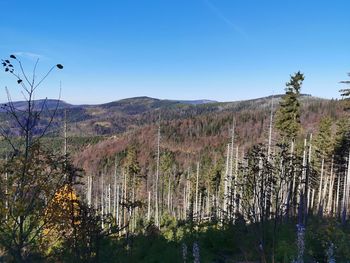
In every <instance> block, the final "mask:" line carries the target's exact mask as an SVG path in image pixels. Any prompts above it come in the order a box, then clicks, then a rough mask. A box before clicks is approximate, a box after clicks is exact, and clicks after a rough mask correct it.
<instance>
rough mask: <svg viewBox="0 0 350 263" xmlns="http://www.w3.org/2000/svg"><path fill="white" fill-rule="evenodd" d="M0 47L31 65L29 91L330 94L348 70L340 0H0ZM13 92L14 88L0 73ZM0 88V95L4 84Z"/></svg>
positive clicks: (80, 99) (234, 96)
mask: <svg viewBox="0 0 350 263" xmlns="http://www.w3.org/2000/svg"><path fill="white" fill-rule="evenodd" d="M0 10H1V11H2V12H1V20H2V22H1V24H0V36H1V38H0V56H1V57H6V56H8V55H9V54H12V53H16V54H18V56H19V57H21V58H22V59H23V61H24V63H25V65H26V67H27V68H28V69H30V67H31V66H32V65H33V64H34V62H35V57H39V58H40V66H39V72H41V73H44V71H45V69H47V68H49V67H50V65H53V64H56V63H62V64H63V65H64V66H65V68H64V70H63V71H59V72H54V73H53V74H52V75H51V76H50V78H49V80H48V81H47V82H45V85H43V86H42V87H41V89H40V90H39V91H38V94H37V98H40V97H46V96H47V97H50V98H55V97H57V94H58V90H59V82H60V80H61V81H62V98H63V99H64V100H65V101H68V102H71V103H101V102H108V101H113V100H117V99H121V98H126V97H133V96H143V95H145V96H151V97H157V98H167V99H203V98H205V99H214V100H219V101H230V100H239V99H248V98H256V97H261V96H266V95H271V94H272V93H274V94H276V93H283V92H284V84H285V82H287V81H288V79H289V75H290V74H291V73H293V72H295V71H298V70H301V71H302V72H303V73H304V74H305V76H306V79H305V82H304V86H303V89H302V92H303V93H310V94H312V95H315V96H319V97H326V98H332V97H333V98H337V97H339V96H338V90H339V89H340V88H341V87H342V86H341V85H340V84H339V83H338V82H339V81H340V80H343V79H346V78H347V76H346V73H347V72H350V45H349V43H350V34H349V28H350V16H349V10H350V1H347V0H343V1H340V0H334V1H323V0H318V1H311V0H310V1H299V0H294V1H291V0H283V1H281V0H271V1H270V0H265V1H261V0H124V1H118V0H115V1H103V0H99V1H87V0H85V1H80V0H76V1H72V0H70V1H68V0H61V1H47V0H45V1H44V0H37V1H24V0H23V1H16V0H13V1H0ZM5 86H8V87H9V89H10V91H11V93H12V97H13V99H21V96H20V94H19V93H18V91H17V89H18V87H17V86H16V85H15V84H14V82H13V81H12V82H11V81H10V80H9V78H8V76H7V75H5V74H4V73H0V88H2V87H5ZM3 90H4V89H3V88H2V89H1V90H0V96H1V98H0V100H1V101H4V100H6V98H5V92H4V91H3Z"/></svg>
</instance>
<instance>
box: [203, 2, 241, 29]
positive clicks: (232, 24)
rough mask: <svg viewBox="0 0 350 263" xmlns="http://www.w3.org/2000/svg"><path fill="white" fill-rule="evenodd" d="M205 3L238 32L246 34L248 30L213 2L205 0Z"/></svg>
mask: <svg viewBox="0 0 350 263" xmlns="http://www.w3.org/2000/svg"><path fill="white" fill-rule="evenodd" d="M203 1H204V3H205V5H206V6H207V7H208V8H209V9H210V10H211V11H212V12H213V13H214V14H215V15H216V16H217V17H218V18H219V19H220V20H221V21H223V22H224V23H226V24H227V25H228V26H229V27H231V28H232V29H233V30H234V31H236V32H237V33H239V34H241V35H243V36H246V32H245V31H244V30H243V29H242V28H241V27H240V26H238V25H236V24H235V23H234V22H232V21H231V20H230V19H229V18H228V17H227V16H225V15H224V14H223V13H222V12H221V11H220V9H218V8H217V7H216V6H215V5H214V4H213V3H211V2H210V1H209V0H203Z"/></svg>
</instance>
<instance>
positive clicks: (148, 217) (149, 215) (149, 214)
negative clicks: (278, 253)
mask: <svg viewBox="0 0 350 263" xmlns="http://www.w3.org/2000/svg"><path fill="white" fill-rule="evenodd" d="M150 220H151V191H148V208H147V221H148V222H149V221H150Z"/></svg>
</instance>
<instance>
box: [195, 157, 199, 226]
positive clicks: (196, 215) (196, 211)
mask: <svg viewBox="0 0 350 263" xmlns="http://www.w3.org/2000/svg"><path fill="white" fill-rule="evenodd" d="M198 177H199V162H197V173H196V197H195V198H196V201H195V208H194V215H195V217H196V218H197V219H198V183H199V182H198Z"/></svg>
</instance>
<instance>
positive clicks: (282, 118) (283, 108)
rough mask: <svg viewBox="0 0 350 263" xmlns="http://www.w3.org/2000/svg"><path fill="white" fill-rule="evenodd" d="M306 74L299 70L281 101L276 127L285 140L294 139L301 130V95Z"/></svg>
mask: <svg viewBox="0 0 350 263" xmlns="http://www.w3.org/2000/svg"><path fill="white" fill-rule="evenodd" d="M303 81H304V75H303V74H302V73H300V71H298V72H297V73H295V74H294V75H293V76H291V79H290V81H289V82H288V83H286V89H285V90H286V94H285V95H284V96H283V98H282V101H281V102H280V108H279V110H278V111H277V116H276V128H277V129H278V130H279V132H280V135H281V137H282V141H283V142H290V141H292V140H294V139H295V138H296V136H297V134H298V132H299V130H300V102H299V100H298V98H299V96H300V89H301V85H302V83H303Z"/></svg>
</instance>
